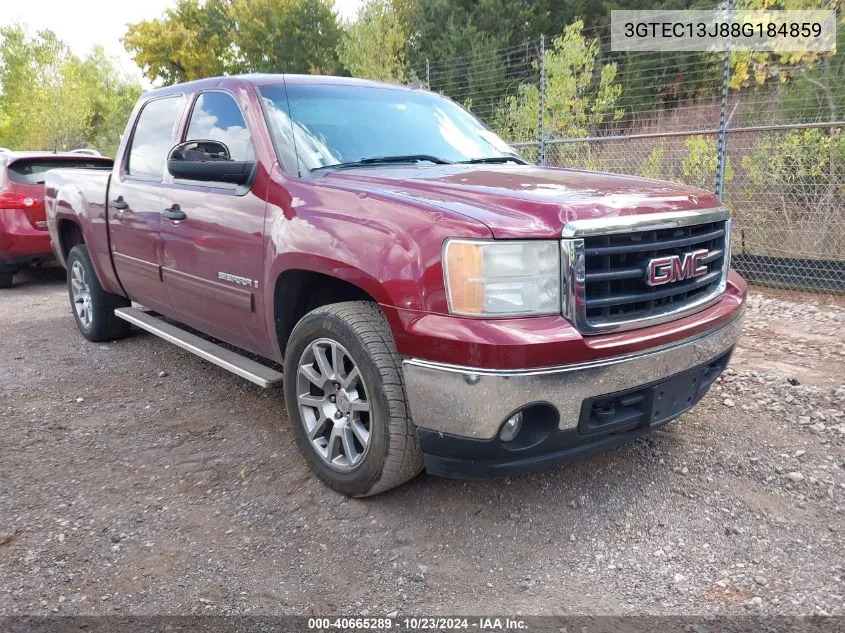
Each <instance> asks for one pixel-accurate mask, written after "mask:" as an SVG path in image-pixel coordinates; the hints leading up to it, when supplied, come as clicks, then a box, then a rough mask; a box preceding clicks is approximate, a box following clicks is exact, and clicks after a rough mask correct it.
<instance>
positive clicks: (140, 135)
mask: <svg viewBox="0 0 845 633" xmlns="http://www.w3.org/2000/svg"><path fill="white" fill-rule="evenodd" d="M184 102H185V100H184V97H183V96H182V95H167V96H164V97H159V98H157V99H152V100H150V101H148V102H147V103H145V104H144V105H143V107H142V109H141V111H140V113H139V115H138V117H137V119H136V122H135V127H134V129H133V131H132V138H131V139H130V141H129V144H128V145H127V149H126V152H125V158H124V162H123V164H122V165H121V169H120V170H116V171H117V175H116V176H114V177H112V179H111V183H110V184H109V191H108V205H109V210H108V215H109V235H110V238H111V249H112V260H113V261H114V267H115V270H116V271H117V276H118V278H119V279H120V283H121V285H122V286H123V288H124V290H126V293H127V294H128V295H129V298H130V299H132V300H133V301H137V302H138V303H141V304H143V305H145V306H147V307H149V308H152V309H153V310H158V311H161V312H165V313H166V312H167V311H168V308H169V305H170V301H169V299H168V297H167V292H166V291H165V289H164V286H163V285H162V282H161V225H160V224H161V213H162V211H163V210H164V208H165V207H166V206H167V205H166V204H164V202H163V201H162V183H163V181H164V178H165V169H166V164H167V153H168V152H169V151H170V148H171V147H172V146H173V145H174V144H175V139H174V137H175V135H176V129H177V127H178V125H177V124H178V122H179V119H180V117H181V115H182V110H183V107H184Z"/></svg>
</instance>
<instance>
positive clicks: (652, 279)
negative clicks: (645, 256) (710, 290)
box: [645, 248, 710, 286]
mask: <svg viewBox="0 0 845 633" xmlns="http://www.w3.org/2000/svg"><path fill="white" fill-rule="evenodd" d="M709 254H710V251H708V250H707V249H706V248H702V249H699V250H697V251H693V252H691V253H684V254H683V255H682V256H681V255H669V256H667V257H655V258H654V259H650V260H649V262H648V266H646V271H645V282H646V283H647V284H648V285H649V286H662V285H663V284H668V283H673V282H675V281H682V280H684V279H692V278H693V277H701V275H706V274H707V273H708V270H707V265H706V264H702V263H701V260H702V259H704V258H705V257H707V256H708V255H709Z"/></svg>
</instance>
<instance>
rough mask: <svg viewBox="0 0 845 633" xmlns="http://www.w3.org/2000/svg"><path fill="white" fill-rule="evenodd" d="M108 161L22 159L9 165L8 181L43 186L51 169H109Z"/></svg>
mask: <svg viewBox="0 0 845 633" xmlns="http://www.w3.org/2000/svg"><path fill="white" fill-rule="evenodd" d="M111 165H112V162H111V161H110V160H91V159H82V160H79V159H75V158H69V159H60V158H22V159H20V160H16V161H15V162H14V163H12V164H11V165H9V170H8V171H9V180H11V181H12V182H17V183H20V184H23V185H43V184H44V178H45V177H46V174H47V172H48V171H49V170H51V169H111Z"/></svg>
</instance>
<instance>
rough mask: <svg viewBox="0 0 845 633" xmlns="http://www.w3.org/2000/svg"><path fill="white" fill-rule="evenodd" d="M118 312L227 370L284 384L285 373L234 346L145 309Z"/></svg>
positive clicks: (266, 384) (266, 385)
mask: <svg viewBox="0 0 845 633" xmlns="http://www.w3.org/2000/svg"><path fill="white" fill-rule="evenodd" d="M114 314H115V316H117V317H120V318H121V319H123V320H124V321H129V322H130V323H132V324H133V325H137V326H138V327H139V328H141V329H142V330H146V331H147V332H150V333H151V334H155V335H156V336H158V337H159V338H163V339H164V340H165V341H167V342H169V343H173V344H174V345H176V346H177V347H181V348H182V349H184V350H187V351H189V352H191V353H192V354H196V355H197V356H199V357H200V358H203V359H205V360H207V361H209V362H211V363H214V364H215V365H217V366H218V367H222V368H223V369H225V370H226V371H230V372H232V373H233V374H236V375H237V376H240V377H241V378H246V379H247V380H249V381H250V382H252V383H255V384H256V385H258V386H259V387H264V388H265V389H273V388H276V387H281V386H282V374H281V372H278V371H276V370H275V369H272V368H270V367H267V366H266V365H262V364H261V363H256V362H255V361H254V360H252V359H251V358H246V357H245V356H242V355H240V354H238V353H237V352H233V351H232V350H230V349H227V348H225V347H221V346H220V345H217V344H216V343H212V342H211V341H207V340H205V339H204V338H200V337H199V336H197V335H196V334H191V333H190V332H187V331H185V330H183V329H182V328H179V327H177V326H175V325H172V324H170V323H167V322H166V321H163V320H162V319H159V318H157V317H155V316H153V315H151V314H148V313H147V312H144V311H143V310H139V309H137V308H117V309H116V310H115V311H114Z"/></svg>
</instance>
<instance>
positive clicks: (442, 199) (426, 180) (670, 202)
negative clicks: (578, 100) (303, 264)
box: [325, 165, 721, 238]
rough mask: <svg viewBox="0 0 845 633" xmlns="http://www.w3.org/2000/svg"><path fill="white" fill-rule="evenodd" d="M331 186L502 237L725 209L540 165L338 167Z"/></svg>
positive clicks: (685, 192)
mask: <svg viewBox="0 0 845 633" xmlns="http://www.w3.org/2000/svg"><path fill="white" fill-rule="evenodd" d="M325 180H326V182H327V183H332V184H333V185H335V186H342V187H343V188H351V189H354V190H356V191H359V192H362V193H368V192H369V193H372V194H377V195H388V196H394V197H398V198H402V199H406V200H413V201H418V202H421V203H425V204H427V205H431V206H435V207H438V208H442V209H448V210H450V211H453V212H455V213H460V214H462V215H464V216H468V217H470V218H473V219H474V220H477V221H479V222H482V223H484V224H485V225H486V226H487V227H488V228H489V229H490V230H491V231H492V233H493V235H494V236H495V237H496V238H549V237H560V233H561V230H562V229H563V227H564V225H565V224H566V223H567V222H570V221H572V220H582V219H587V218H602V217H611V216H621V215H636V214H642V213H658V212H661V211H675V210H690V209H706V208H712V207H718V206H720V205H721V203H720V201H719V199H718V198H717V197H716V196H715V195H713V194H711V193H708V192H706V191H703V190H701V189H695V188H693V187H687V186H684V185H678V184H673V183H668V182H662V181H659V180H649V179H647V178H637V177H633V176H619V175H615V174H603V173H595V172H588V171H579V170H574V169H555V168H549V167H536V166H533V165H437V166H425V167H381V168H364V169H350V170H338V171H332V172H329V173H328V174H327V175H326V176H325Z"/></svg>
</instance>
